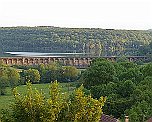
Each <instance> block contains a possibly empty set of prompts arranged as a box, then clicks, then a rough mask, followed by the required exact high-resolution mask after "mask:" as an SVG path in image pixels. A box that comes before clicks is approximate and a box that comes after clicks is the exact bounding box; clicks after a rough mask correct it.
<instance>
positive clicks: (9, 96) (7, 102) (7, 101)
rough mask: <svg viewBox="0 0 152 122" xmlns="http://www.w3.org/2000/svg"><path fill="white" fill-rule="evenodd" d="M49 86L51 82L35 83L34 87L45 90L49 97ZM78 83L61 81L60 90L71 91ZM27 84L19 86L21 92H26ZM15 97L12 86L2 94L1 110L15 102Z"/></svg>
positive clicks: (46, 95)
mask: <svg viewBox="0 0 152 122" xmlns="http://www.w3.org/2000/svg"><path fill="white" fill-rule="evenodd" d="M49 86H50V84H33V85H32V88H33V89H35V88H36V89H37V90H39V91H41V90H42V91H43V93H45V97H46V98H47V97H49ZM75 86H76V83H74V82H73V83H69V84H68V83H60V90H61V92H69V93H71V92H72V91H73V90H74V89H75V88H76V87H75ZM26 89H27V87H26V85H22V86H18V87H17V90H18V92H19V93H20V94H23V95H24V94H26ZM13 100H14V98H13V95H12V90H11V88H9V87H8V88H7V89H6V95H4V96H0V111H1V109H8V108H9V106H10V105H11V103H12V102H13Z"/></svg>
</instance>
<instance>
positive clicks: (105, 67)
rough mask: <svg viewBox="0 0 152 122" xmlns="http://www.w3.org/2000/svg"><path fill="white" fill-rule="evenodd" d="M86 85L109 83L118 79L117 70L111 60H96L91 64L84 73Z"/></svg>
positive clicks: (89, 86) (88, 86) (87, 86)
mask: <svg viewBox="0 0 152 122" xmlns="http://www.w3.org/2000/svg"><path fill="white" fill-rule="evenodd" d="M83 78H84V86H85V87H86V88H91V86H95V85H101V84H107V83H109V82H114V81H115V80H116V70H115V67H114V65H113V63H112V62H110V61H104V60H103V61H98V60H97V61H94V62H93V63H92V64H91V66H90V67H89V68H88V69H87V70H86V71H85V72H84V73H83Z"/></svg>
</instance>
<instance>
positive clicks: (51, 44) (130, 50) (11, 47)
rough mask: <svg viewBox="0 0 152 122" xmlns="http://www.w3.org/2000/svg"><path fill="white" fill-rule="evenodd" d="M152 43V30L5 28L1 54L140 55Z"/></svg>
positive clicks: (0, 39)
mask: <svg viewBox="0 0 152 122" xmlns="http://www.w3.org/2000/svg"><path fill="white" fill-rule="evenodd" d="M151 41H152V31H151V30H145V31H144V30H113V29H98V28H96V29H95V28H77V29H76V28H59V27H52V26H50V27H43V26H42V27H1V28H0V52H7V51H34V52H87V53H90V52H91V53H92V54H96V55H101V54H103V55H124V54H125V55H138V49H139V47H142V46H143V45H146V44H149V43H150V42H151Z"/></svg>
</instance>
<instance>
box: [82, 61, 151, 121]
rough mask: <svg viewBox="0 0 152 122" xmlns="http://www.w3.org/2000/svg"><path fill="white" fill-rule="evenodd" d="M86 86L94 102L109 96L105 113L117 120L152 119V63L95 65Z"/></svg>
mask: <svg viewBox="0 0 152 122" xmlns="http://www.w3.org/2000/svg"><path fill="white" fill-rule="evenodd" d="M81 80H82V82H83V83H84V86H85V87H86V88H87V89H89V90H90V91H91V94H92V95H93V97H94V98H99V97H100V96H107V101H106V103H105V106H104V108H103V111H104V113H106V114H108V115H113V116H115V117H116V118H120V117H124V114H127V115H129V117H130V121H131V122H142V121H143V119H144V120H146V119H148V118H150V117H151V116H152V102H151V101H152V89H151V88H152V63H148V64H145V65H137V64H135V63H133V62H128V61H123V62H121V61H120V62H110V61H106V60H102V59H97V60H95V61H93V63H92V64H91V66H90V67H89V68H88V69H87V70H86V71H85V72H84V73H83V75H82V79H81Z"/></svg>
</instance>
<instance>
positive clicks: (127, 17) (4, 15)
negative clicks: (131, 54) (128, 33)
mask: <svg viewBox="0 0 152 122" xmlns="http://www.w3.org/2000/svg"><path fill="white" fill-rule="evenodd" d="M0 26H1V27H11V26H56V27H70V28H103V29H132V30H147V29H152V0H0Z"/></svg>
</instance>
